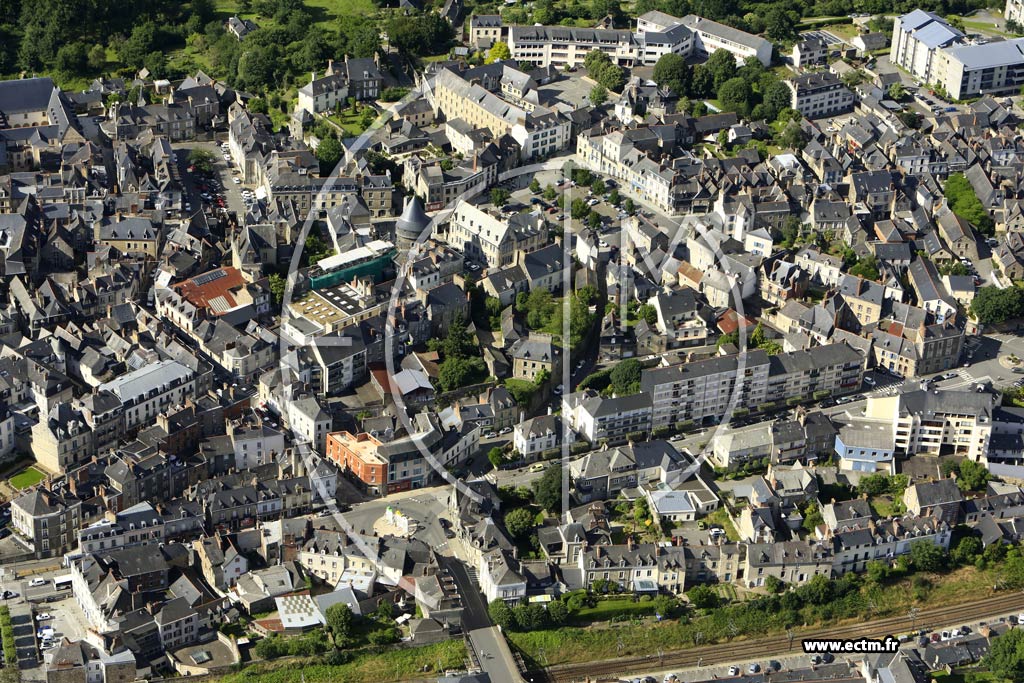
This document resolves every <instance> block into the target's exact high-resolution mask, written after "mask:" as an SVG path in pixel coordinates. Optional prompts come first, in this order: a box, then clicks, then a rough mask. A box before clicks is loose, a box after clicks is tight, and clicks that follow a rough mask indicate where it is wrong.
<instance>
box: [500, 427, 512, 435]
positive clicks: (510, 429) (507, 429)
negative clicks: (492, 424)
mask: <svg viewBox="0 0 1024 683" xmlns="http://www.w3.org/2000/svg"><path fill="white" fill-rule="evenodd" d="M511 431H512V428H511V427H502V428H501V430H500V431H499V432H498V433H499V434H508V433H509V432H511Z"/></svg>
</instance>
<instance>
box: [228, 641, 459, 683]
mask: <svg viewBox="0 0 1024 683" xmlns="http://www.w3.org/2000/svg"><path fill="white" fill-rule="evenodd" d="M465 658H466V648H465V645H463V642H462V641H461V640H447V641H444V642H442V643H436V644H433V645H426V646H424V647H410V648H387V649H383V650H381V651H380V652H373V653H367V654H362V655H358V656H356V658H355V659H353V660H352V661H351V662H349V663H348V664H341V665H339V666H330V665H327V664H317V663H316V660H308V662H307V661H302V660H295V659H287V660H281V661H277V662H267V663H260V664H255V665H253V666H248V667H246V668H245V669H244V670H242V671H241V672H240V673H235V674H231V675H229V676H224V677H222V678H219V679H214V680H216V681H218V682H219V683H248V682H250V681H259V682H260V683H302V682H305V683H329V682H333V681H345V683H390V682H391V681H404V680H409V679H414V678H415V679H422V678H436V677H437V672H439V671H444V670H446V669H460V668H463V667H464V661H465ZM427 672H431V673H432V674H433V675H432V676H431V675H430V674H429V673H427Z"/></svg>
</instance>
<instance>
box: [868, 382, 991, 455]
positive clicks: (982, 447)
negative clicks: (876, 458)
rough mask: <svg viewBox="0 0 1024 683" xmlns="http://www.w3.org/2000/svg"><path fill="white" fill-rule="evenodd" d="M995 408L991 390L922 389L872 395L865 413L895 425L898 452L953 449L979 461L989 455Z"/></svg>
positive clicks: (931, 453)
mask: <svg viewBox="0 0 1024 683" xmlns="http://www.w3.org/2000/svg"><path fill="white" fill-rule="evenodd" d="M993 410H994V398H993V396H992V394H989V393H985V392H983V393H978V392H973V391H944V390H941V389H939V390H933V391H925V390H923V389H919V390H917V391H908V392H904V393H902V394H898V395H896V396H886V397H870V398H868V401H867V405H866V406H865V408H864V414H865V417H867V418H869V419H875V420H881V421H885V422H887V423H890V424H891V425H892V428H893V434H894V437H895V443H894V445H895V448H896V451H897V452H898V453H902V454H905V455H915V454H918V453H927V454H930V455H938V454H939V453H940V452H942V453H946V452H952V453H955V454H957V455H963V456H966V457H968V458H970V459H971V460H975V461H978V460H984V459H985V457H986V456H987V454H988V445H989V440H990V439H991V437H992V411H993Z"/></svg>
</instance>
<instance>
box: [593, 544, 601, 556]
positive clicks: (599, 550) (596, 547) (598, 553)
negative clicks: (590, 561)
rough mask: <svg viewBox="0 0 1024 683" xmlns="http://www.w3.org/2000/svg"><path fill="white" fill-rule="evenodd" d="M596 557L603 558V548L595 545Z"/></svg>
mask: <svg viewBox="0 0 1024 683" xmlns="http://www.w3.org/2000/svg"><path fill="white" fill-rule="evenodd" d="M594 557H601V546H600V545H595V546H594Z"/></svg>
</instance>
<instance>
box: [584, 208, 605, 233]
mask: <svg viewBox="0 0 1024 683" xmlns="http://www.w3.org/2000/svg"><path fill="white" fill-rule="evenodd" d="M601 222H602V221H601V214H599V213H598V212H597V211H594V210H593V209H591V211H590V213H588V214H587V227H588V228H590V229H591V230H597V229H598V228H600V227H601Z"/></svg>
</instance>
